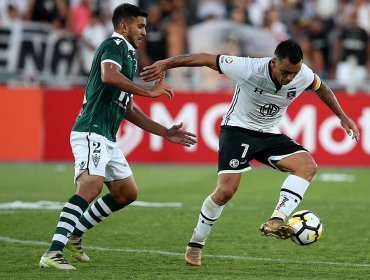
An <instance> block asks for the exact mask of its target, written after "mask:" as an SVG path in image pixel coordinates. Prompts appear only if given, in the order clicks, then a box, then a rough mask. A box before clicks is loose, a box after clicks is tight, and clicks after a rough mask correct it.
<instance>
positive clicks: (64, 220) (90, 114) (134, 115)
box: [39, 3, 196, 270]
mask: <svg viewBox="0 0 370 280" xmlns="http://www.w3.org/2000/svg"><path fill="white" fill-rule="evenodd" d="M146 17H147V13H146V12H144V11H142V10H141V9H140V8H139V7H136V6H134V5H130V4H127V3H124V4H121V5H119V6H117V7H116V9H115V10H114V12H113V17H112V23H113V27H114V30H115V32H114V33H113V35H112V36H111V37H110V38H107V39H106V40H104V41H103V42H102V43H101V44H100V46H99V47H98V49H97V50H96V52H95V55H94V59H93V62H92V66H91V70H90V74H89V79H88V82H87V86H86V91H85V98H84V102H83V105H82V110H81V113H80V114H79V115H78V117H77V119H76V121H75V124H74V126H73V128H72V132H71V137H70V140H71V141H70V142H71V147H72V152H73V155H74V157H75V177H74V181H75V184H76V187H77V188H76V193H75V194H74V195H72V196H71V197H70V198H69V199H68V202H67V203H66V204H65V205H64V207H63V209H62V211H61V213H60V217H59V220H58V223H57V226H56V229H55V233H54V235H53V238H52V240H51V243H50V245H49V248H48V249H47V251H46V252H45V254H43V256H42V257H41V259H40V262H39V265H40V267H45V268H56V269H65V270H71V269H75V267H74V266H72V265H70V264H69V263H68V262H67V260H66V259H65V258H64V257H63V249H64V248H67V249H68V250H70V251H71V253H72V256H73V257H74V258H75V259H77V260H78V261H80V262H88V261H89V260H90V258H89V257H88V255H87V254H86V253H85V252H84V251H83V249H82V246H81V237H82V235H83V234H84V233H85V232H86V231H87V230H89V229H91V228H92V227H94V226H95V225H97V224H99V223H100V222H102V221H103V220H104V219H106V218H107V217H108V216H110V215H111V214H113V213H115V212H117V211H119V210H121V209H123V208H124V207H125V206H127V205H129V204H130V203H132V202H133V201H135V200H136V197H137V187H136V183H135V179H134V176H133V174H132V171H131V168H130V166H129V164H128V162H127V160H126V158H125V156H124V155H123V153H122V151H121V150H120V149H119V147H118V145H117V143H116V135H117V131H118V128H119V126H120V124H121V122H122V120H123V119H126V120H128V121H130V122H132V123H133V124H135V125H136V126H138V127H140V128H142V129H144V130H146V131H148V132H150V133H153V134H156V135H159V136H162V137H164V138H165V139H167V140H169V141H170V142H173V143H177V144H180V145H184V146H188V147H189V146H191V145H194V143H195V142H196V141H195V139H194V137H195V135H194V134H192V133H190V132H187V131H185V130H183V129H181V127H182V124H178V125H174V126H172V127H171V128H166V127H164V126H162V125H161V124H159V123H157V122H155V121H153V120H151V119H150V118H149V117H148V116H146V115H145V114H144V113H143V112H141V110H140V109H139V108H137V107H136V106H135V105H134V103H133V101H132V98H133V95H142V96H146V97H152V98H153V97H158V96H160V95H163V94H164V95H166V96H168V97H169V98H171V97H172V96H173V93H172V89H171V87H170V86H169V85H167V84H166V83H164V81H163V77H162V78H160V79H159V80H158V81H157V83H156V84H155V85H153V86H152V87H151V88H146V87H143V86H140V85H138V84H135V83H133V82H132V80H133V78H134V73H135V70H136V64H137V63H136V57H135V49H137V47H138V46H139V45H140V43H141V41H142V40H143V38H144V36H145V35H146V31H145V27H146ZM104 184H105V185H106V186H107V188H108V189H109V193H108V194H106V195H104V196H102V197H100V198H98V199H97V200H96V201H95V202H93V201H94V200H95V199H96V198H97V197H98V196H99V194H100V193H101V191H102V189H103V185H104ZM92 202H93V203H92ZM90 203H92V204H91V205H90ZM89 205H90V208H88V206H89Z"/></svg>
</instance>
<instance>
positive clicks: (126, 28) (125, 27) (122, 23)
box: [119, 21, 128, 33]
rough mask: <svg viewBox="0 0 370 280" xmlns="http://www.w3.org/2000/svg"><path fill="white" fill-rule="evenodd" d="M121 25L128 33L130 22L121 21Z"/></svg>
mask: <svg viewBox="0 0 370 280" xmlns="http://www.w3.org/2000/svg"><path fill="white" fill-rule="evenodd" d="M119 27H120V28H121V30H122V31H123V33H127V32H128V24H127V23H126V22H124V21H121V23H120V24H119Z"/></svg>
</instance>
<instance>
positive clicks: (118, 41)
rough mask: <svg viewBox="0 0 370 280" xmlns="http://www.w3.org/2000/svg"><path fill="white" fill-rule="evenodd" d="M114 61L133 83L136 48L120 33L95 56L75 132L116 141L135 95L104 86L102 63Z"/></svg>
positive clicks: (104, 42)
mask: <svg viewBox="0 0 370 280" xmlns="http://www.w3.org/2000/svg"><path fill="white" fill-rule="evenodd" d="M106 62H111V63H114V64H116V65H118V66H119V67H120V68H121V70H120V72H121V73H122V74H123V75H124V76H125V77H126V78H128V79H129V80H131V81H132V80H133V77H134V73H135V71H136V68H137V61H136V58H135V49H134V48H133V46H132V45H131V44H130V43H129V42H128V41H127V40H126V39H125V38H124V37H123V36H122V35H120V34H118V33H116V32H114V33H113V35H112V37H110V38H108V39H106V40H104V41H103V42H102V43H101V44H100V46H99V47H98V49H97V50H96V52H95V54H94V59H93V63H92V66H91V70H90V74H89V78H88V81H87V86H86V90H85V97H84V102H83V107H82V111H81V113H80V114H79V115H78V116H77V119H76V122H75V124H74V126H73V128H72V131H78V132H94V133H97V134H100V135H102V136H104V137H106V138H107V139H108V140H110V141H113V142H116V134H117V131H118V128H119V126H120V124H121V122H122V120H123V119H124V118H125V115H126V109H127V104H128V103H129V101H130V99H131V98H132V94H130V93H127V92H123V91H121V90H120V89H118V88H115V87H112V86H110V85H107V84H104V83H103V82H102V80H101V68H100V67H101V64H102V63H106Z"/></svg>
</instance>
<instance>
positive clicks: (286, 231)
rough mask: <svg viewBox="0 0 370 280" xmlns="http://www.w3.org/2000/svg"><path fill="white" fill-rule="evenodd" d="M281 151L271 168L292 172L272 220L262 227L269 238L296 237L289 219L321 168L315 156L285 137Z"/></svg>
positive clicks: (283, 186)
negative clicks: (287, 223)
mask: <svg viewBox="0 0 370 280" xmlns="http://www.w3.org/2000/svg"><path fill="white" fill-rule="evenodd" d="M277 142H278V143H279V144H280V148H279V149H280V151H278V152H276V151H273V155H271V156H270V157H269V159H268V161H269V163H270V165H272V166H274V167H275V168H277V169H279V170H281V171H284V172H289V173H290V175H289V176H288V177H287V178H286V180H285V181H284V183H283V185H282V187H281V190H280V195H279V200H278V203H277V205H276V207H275V210H274V211H273V213H272V215H271V218H270V220H269V221H267V222H266V223H264V224H262V225H261V227H260V230H261V233H262V234H263V235H265V236H275V237H277V238H279V239H287V238H289V237H291V236H292V235H293V229H292V228H291V227H289V226H288V225H285V219H286V218H287V217H288V216H289V215H290V214H291V213H292V212H293V211H294V209H296V207H297V206H298V205H299V203H300V202H301V201H302V199H303V196H304V194H305V192H306V190H307V188H308V186H309V184H310V181H311V180H312V178H313V176H314V175H315V174H316V172H317V165H316V163H315V161H314V159H313V158H312V156H311V155H310V154H309V153H308V152H307V151H306V150H305V149H304V148H303V147H302V146H301V145H299V144H297V143H295V142H294V141H291V139H290V138H288V137H286V136H284V137H282V138H281V139H279V140H278V141H277Z"/></svg>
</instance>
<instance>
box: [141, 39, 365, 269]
mask: <svg viewBox="0 0 370 280" xmlns="http://www.w3.org/2000/svg"><path fill="white" fill-rule="evenodd" d="M181 66H188V67H197V66H207V67H209V68H211V69H213V70H216V71H219V72H220V73H221V74H225V75H226V76H228V77H229V78H230V79H232V80H234V81H235V82H236V87H235V92H234V96H233V99H232V102H231V104H230V107H229V110H228V111H227V113H226V115H225V116H224V117H223V121H222V124H221V132H220V139H219V157H218V180H217V185H216V189H215V190H214V192H213V193H211V194H210V195H209V196H208V197H207V198H206V199H205V200H204V202H203V205H202V208H201V211H200V215H199V219H198V223H197V225H196V227H195V229H194V232H193V235H192V237H191V239H190V241H189V243H188V245H187V247H186V252H185V261H186V263H188V264H190V265H194V266H199V265H201V256H202V249H203V246H204V244H205V241H206V239H207V237H208V235H209V233H210V231H211V229H212V225H213V224H214V223H215V222H216V220H217V219H218V218H219V217H220V215H221V213H222V210H223V208H224V206H225V204H226V203H227V202H228V201H229V200H230V199H231V198H232V197H233V196H234V194H235V192H236V191H237V189H238V186H239V183H240V179H241V174H242V173H243V172H245V171H248V170H250V169H251V167H250V165H249V161H250V160H252V159H255V160H257V161H259V162H262V163H264V164H266V165H269V166H271V167H273V168H275V169H277V170H280V171H284V172H289V175H288V176H287V178H286V180H285V181H284V182H283V184H282V186H281V190H280V196H279V198H278V202H277V204H276V207H275V208H274V210H273V211H272V215H271V218H270V219H269V220H268V221H267V222H265V223H263V224H262V225H261V227H260V231H261V233H262V235H264V236H274V237H276V238H278V239H288V238H289V237H291V236H292V234H293V229H292V228H291V227H290V226H288V225H286V224H285V219H286V218H287V217H288V216H289V215H290V214H291V213H292V212H293V211H294V209H295V208H296V207H297V206H298V204H299V203H300V202H301V200H302V198H303V195H304V194H305V192H306V190H307V188H308V186H309V184H310V182H311V180H312V178H313V177H314V175H315V174H316V172H317V165H316V163H315V161H314V159H313V158H312V156H311V155H310V153H309V152H308V151H307V150H306V149H305V148H304V147H302V146H301V145H299V144H298V143H297V142H295V141H294V140H292V139H291V138H289V137H288V136H286V135H284V134H280V132H279V130H278V128H277V124H278V123H279V121H280V120H281V118H282V117H283V115H284V113H285V112H286V110H287V107H288V106H289V105H290V104H291V103H292V102H293V101H294V100H295V99H296V98H297V97H298V96H299V95H300V94H301V93H302V92H303V91H305V90H306V89H308V90H312V91H314V92H315V93H316V95H317V96H318V97H319V98H320V99H321V100H322V101H323V102H324V103H325V104H326V105H327V106H328V107H329V108H330V109H331V110H332V111H333V113H334V114H335V115H336V116H337V117H338V118H339V119H340V123H341V125H342V127H343V128H344V129H345V131H346V132H347V134H348V135H349V136H352V138H353V139H354V140H356V141H358V140H359V137H360V134H359V131H358V129H357V127H356V125H355V123H354V122H353V121H352V120H351V119H350V118H349V117H347V115H346V114H345V113H344V111H343V110H342V108H341V106H340V104H339V103H338V101H337V99H336V98H335V96H334V94H333V92H332V91H331V89H330V88H329V87H328V86H327V85H326V84H325V83H324V82H322V81H321V80H320V78H319V77H318V76H317V75H316V74H315V73H313V72H312V70H311V69H310V68H309V67H307V66H306V65H305V64H304V63H303V54H302V50H301V47H300V46H299V45H298V44H297V43H296V42H295V41H292V40H286V41H283V42H281V43H280V44H279V45H278V46H277V47H276V49H275V53H274V57H273V58H270V57H266V58H250V57H236V56H228V55H213V54H207V53H197V54H188V55H180V56H176V57H171V58H168V59H165V60H161V61H157V62H156V63H154V64H152V65H150V66H147V67H144V71H143V72H142V73H141V76H142V78H143V79H144V80H145V81H151V80H154V79H156V78H158V77H160V76H161V75H163V72H164V71H166V70H167V69H170V68H175V67H181Z"/></svg>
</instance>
